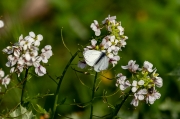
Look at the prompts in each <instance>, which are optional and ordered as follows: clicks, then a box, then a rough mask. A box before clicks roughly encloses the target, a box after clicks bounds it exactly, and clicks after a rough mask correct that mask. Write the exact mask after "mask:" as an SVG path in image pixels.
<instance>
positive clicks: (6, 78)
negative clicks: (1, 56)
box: [2, 75, 11, 88]
mask: <svg viewBox="0 0 180 119" xmlns="http://www.w3.org/2000/svg"><path fill="white" fill-rule="evenodd" d="M10 80H11V79H10V78H9V75H7V76H6V77H4V78H3V79H2V85H4V86H5V87H6V88H7V85H8V84H9V83H10Z"/></svg>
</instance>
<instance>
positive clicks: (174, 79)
mask: <svg viewBox="0 0 180 119" xmlns="http://www.w3.org/2000/svg"><path fill="white" fill-rule="evenodd" d="M109 14H110V15H111V16H117V21H121V23H122V24H121V25H122V26H123V27H124V28H125V35H126V36H128V37H129V39H128V40H127V46H126V47H125V48H123V51H121V52H120V53H119V55H120V57H121V60H120V61H119V63H118V65H117V66H116V67H115V68H113V69H112V70H111V71H110V72H108V74H107V77H113V76H115V74H117V73H119V72H123V73H124V74H126V71H123V70H122V69H121V67H120V66H121V65H126V64H127V62H128V61H129V60H131V59H133V60H136V62H137V63H138V64H140V66H142V65H143V62H144V61H145V60H147V61H149V62H151V63H152V64H153V65H154V67H156V68H157V72H158V73H159V74H160V77H162V78H163V81H164V82H163V83H164V84H163V87H162V88H161V89H158V90H159V92H160V93H161V95H162V96H161V98H160V99H159V100H156V101H155V103H154V104H153V105H150V106H149V105H146V104H145V103H142V102H141V103H140V104H139V106H138V107H137V108H134V107H133V106H131V105H130V101H131V100H132V97H129V98H128V100H127V102H126V103H125V104H124V105H123V107H122V109H121V110H120V112H119V114H118V115H119V116H120V117H122V119H179V118H180V102H179V101H180V81H179V80H178V76H170V75H168V74H169V73H170V72H171V71H172V70H174V69H175V68H177V67H178V63H179V60H180V56H179V54H180V1H179V0H151V1H144V0H111V1H110V0H109V1H104V0H72V1H71V0H13V1H12V0H0V19H1V20H3V21H4V22H5V26H4V28H3V29H0V42H1V43H0V48H1V49H3V48H5V47H6V46H8V45H10V42H12V43H14V42H17V40H18V38H19V36H20V35H21V34H23V35H24V36H26V35H28V33H29V32H30V31H34V32H35V33H36V34H42V35H43V37H44V40H43V41H42V42H41V46H40V47H41V48H42V47H44V46H45V45H47V44H50V45H52V50H53V54H54V55H53V56H52V57H51V58H50V60H49V62H48V63H49V64H50V65H49V66H47V71H48V73H49V74H50V75H51V76H52V77H54V78H55V77H56V76H60V75H61V73H62V71H63V69H64V67H65V66H66V64H67V62H68V61H69V59H70V58H71V55H70V54H69V52H68V51H67V49H66V48H65V47H64V45H63V43H62V40H61V29H62V27H63V38H64V41H65V43H66V45H67V47H68V48H69V49H70V50H71V52H72V53H75V52H76V51H77V49H78V48H81V45H83V46H85V45H86V44H87V43H89V40H91V38H92V36H93V35H94V32H93V31H92V30H91V29H90V24H91V23H92V22H93V20H98V21H99V22H101V21H102V20H104V18H106V17H107V16H108V15H109ZM79 44H80V45H79ZM0 56H1V58H0V68H2V69H3V70H5V71H6V74H8V72H9V68H7V67H6V66H5V63H6V62H7V57H6V55H4V54H3V53H2V52H0ZM81 56H82V55H81ZM77 62H78V58H76V60H75V61H74V62H73V64H74V65H72V67H73V68H76V69H77V70H80V69H79V68H77V67H76V64H77ZM77 75H78V77H79V79H81V81H83V82H84V83H85V84H86V85H87V86H89V87H91V86H92V82H93V76H87V75H83V74H79V73H78V74H77ZM79 79H78V78H77V76H76V74H75V73H74V71H73V70H72V69H71V68H69V70H68V72H67V73H66V75H65V77H64V80H63V82H62V87H61V89H60V96H59V102H61V101H62V100H63V99H65V98H66V101H65V103H64V104H63V105H60V106H59V107H58V113H59V115H61V116H60V117H58V116H57V118H62V119H63V118H65V116H68V117H71V118H74V119H87V118H89V112H90V106H87V107H85V108H81V107H78V106H74V105H70V104H72V103H74V101H75V102H80V103H82V102H88V101H89V100H90V99H91V91H90V90H89V89H88V88H87V87H86V86H84V85H82V83H81V82H80V80H79ZM100 80H102V82H101V83H100V85H99V90H98V91H97V92H96V96H101V95H102V94H103V93H102V92H103V90H106V91H107V95H110V94H113V93H114V92H116V91H117V88H116V87H115V82H116V81H115V80H113V81H109V80H107V79H102V78H99V79H98V81H100ZM16 83H17V81H16V79H15V78H14V79H12V80H11V84H10V85H9V87H11V86H13V85H15V84H16ZM55 90H56V84H55V83H54V82H53V81H52V80H51V79H50V78H49V77H48V76H47V75H46V76H44V77H35V76H34V77H33V78H32V79H30V80H29V81H28V83H27V87H26V96H27V97H33V96H35V95H37V94H38V93H40V94H45V93H46V92H49V93H54V92H55ZM20 94H21V88H15V89H13V90H10V91H9V92H7V94H6V95H5V96H4V97H3V100H2V103H1V105H0V111H1V112H2V111H3V110H4V109H12V108H14V107H15V106H16V105H17V104H18V103H19V101H20ZM120 94H121V93H116V94H115V95H113V96H111V97H109V98H108V102H109V103H111V104H113V105H115V104H116V103H118V102H120V101H121V97H120ZM1 97H2V96H1ZM53 100H54V97H53V96H47V97H44V98H40V99H36V100H31V101H32V103H33V104H34V105H35V104H36V103H38V104H39V105H41V106H42V107H43V108H45V109H46V110H47V111H49V109H50V108H52V104H53ZM93 104H94V108H95V109H94V115H97V116H103V115H106V114H108V113H109V112H110V111H111V108H109V107H108V105H107V104H105V103H103V101H102V98H97V99H96V100H95V101H94V102H93ZM35 112H36V111H35V110H34V113H35Z"/></svg>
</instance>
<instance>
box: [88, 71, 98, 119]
mask: <svg viewBox="0 0 180 119" xmlns="http://www.w3.org/2000/svg"><path fill="white" fill-rule="evenodd" d="M97 74H98V73H97V72H96V74H95V77H94V83H93V88H92V97H91V101H93V100H94V95H95V90H96V86H95V85H96V79H97ZM92 117H93V104H91V112H90V119H92Z"/></svg>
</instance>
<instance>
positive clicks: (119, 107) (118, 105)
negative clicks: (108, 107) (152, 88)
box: [112, 90, 131, 117]
mask: <svg viewBox="0 0 180 119" xmlns="http://www.w3.org/2000/svg"><path fill="white" fill-rule="evenodd" d="M130 94H131V90H130V91H129V92H128V93H127V94H126V96H125V97H124V99H123V100H122V102H121V103H120V104H117V105H116V106H115V110H114V112H113V116H112V117H115V116H117V114H118V112H119V110H120V109H121V107H122V105H123V104H124V102H125V101H126V99H127V98H128V97H129V95H130Z"/></svg>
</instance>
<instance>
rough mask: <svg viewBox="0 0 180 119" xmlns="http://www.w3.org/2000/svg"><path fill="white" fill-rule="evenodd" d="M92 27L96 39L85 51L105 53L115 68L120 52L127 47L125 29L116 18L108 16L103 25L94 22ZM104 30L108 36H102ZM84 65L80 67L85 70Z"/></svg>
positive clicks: (80, 64)
mask: <svg viewBox="0 0 180 119" xmlns="http://www.w3.org/2000/svg"><path fill="white" fill-rule="evenodd" d="M90 27H91V28H92V30H93V31H94V32H95V36H96V37H95V38H94V39H92V40H91V45H89V46H86V48H84V51H87V50H97V51H101V52H103V53H105V54H106V56H107V57H108V58H109V63H111V64H112V65H113V67H114V66H115V65H116V64H117V62H118V61H119V60H120V56H119V55H118V51H121V50H122V47H125V45H126V40H127V39H128V37H127V36H124V28H123V27H122V26H121V22H117V21H116V16H112V17H110V16H108V17H107V18H105V20H103V21H102V24H99V23H98V21H97V20H94V23H92V24H91V25H90ZM103 29H105V32H106V33H107V34H103V35H101V34H102V33H101V30H103ZM100 35H101V36H100ZM83 63H85V62H84V61H82V62H80V63H79V67H81V68H84V67H85V66H86V65H83Z"/></svg>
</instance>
